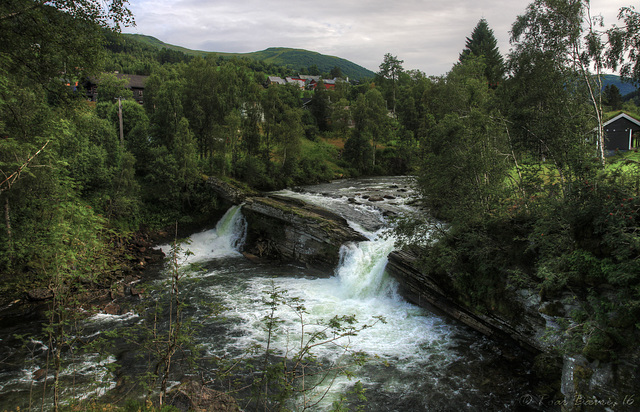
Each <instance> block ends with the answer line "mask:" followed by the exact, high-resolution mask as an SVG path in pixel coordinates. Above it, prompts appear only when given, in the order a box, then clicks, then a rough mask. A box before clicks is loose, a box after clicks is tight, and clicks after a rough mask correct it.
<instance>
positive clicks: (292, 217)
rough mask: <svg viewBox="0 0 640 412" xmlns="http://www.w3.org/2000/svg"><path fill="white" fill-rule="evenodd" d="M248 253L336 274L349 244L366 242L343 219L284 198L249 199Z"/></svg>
mask: <svg viewBox="0 0 640 412" xmlns="http://www.w3.org/2000/svg"><path fill="white" fill-rule="evenodd" d="M242 213H243V215H244V217H245V219H246V220H247V240H246V243H245V251H247V252H249V253H251V254H253V255H256V256H259V257H261V258H270V259H280V260H289V261H297V262H301V263H305V264H307V265H309V266H310V267H313V268H316V269H320V270H325V269H326V270H329V271H332V270H333V269H334V268H335V267H336V266H337V264H338V261H339V259H340V247H341V246H342V245H343V244H344V243H346V242H353V241H362V240H365V238H364V236H362V235H361V234H359V233H358V232H356V231H355V230H353V229H351V228H350V227H349V225H348V223H347V221H346V220H345V219H344V218H342V217H341V216H339V215H337V214H335V213H333V212H331V211H329V210H326V209H324V208H321V207H317V206H313V205H310V204H307V203H305V202H302V201H300V200H295V199H288V198H285V197H281V196H271V197H256V198H251V199H247V201H246V202H245V204H244V206H243V208H242Z"/></svg>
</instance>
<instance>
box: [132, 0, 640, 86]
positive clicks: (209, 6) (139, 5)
mask: <svg viewBox="0 0 640 412" xmlns="http://www.w3.org/2000/svg"><path fill="white" fill-rule="evenodd" d="M529 3H530V1H529V0H394V1H390V0H384V1H383V0H357V1H356V0H323V1H318V2H306V1H305V2H302V1H292V0H287V1H285V0H129V4H130V7H131V10H132V11H133V13H134V15H135V19H136V27H132V28H127V29H125V30H124V31H125V32H128V33H139V34H146V35H150V36H153V37H156V38H158V39H160V40H162V41H164V42H165V43H169V44H174V45H177V46H183V47H187V48H189V49H194V50H204V51H217V52H235V53H246V52H252V51H259V50H264V49H266V48H269V47H293V48H300V49H306V50H312V51H317V52H319V53H322V54H328V55H332V56H338V57H342V58H345V59H347V60H351V61H352V62H354V63H356V64H359V65H361V66H364V67H366V68H367V69H370V70H372V71H374V72H375V71H377V70H378V66H379V65H380V63H381V62H382V59H383V57H384V55H385V53H391V54H393V55H394V56H397V57H398V58H399V59H401V60H404V65H403V66H404V68H405V69H407V70H408V69H419V70H421V71H423V72H425V73H426V74H427V75H441V74H445V73H446V72H448V71H449V70H450V69H451V67H452V65H453V64H454V63H455V62H456V61H457V59H458V55H459V53H460V52H461V51H462V49H463V48H464V46H465V41H466V38H467V37H469V36H470V35H471V31H472V30H473V28H474V27H475V26H476V24H477V23H478V20H480V19H481V18H483V17H484V18H485V19H486V20H487V22H488V23H489V27H490V28H491V29H493V32H494V34H495V36H496V38H497V39H498V47H499V48H500V51H501V52H502V54H503V55H504V54H506V53H508V51H509V30H510V29H511V25H512V24H513V22H514V21H515V19H516V16H518V15H519V14H523V13H524V11H525V9H526V7H527V5H528V4H529ZM634 3H635V1H634V0H592V1H591V10H592V14H602V16H603V17H604V19H605V24H606V26H607V27H608V26H609V25H611V24H613V23H616V16H617V12H618V9H619V8H620V7H624V6H630V5H634Z"/></svg>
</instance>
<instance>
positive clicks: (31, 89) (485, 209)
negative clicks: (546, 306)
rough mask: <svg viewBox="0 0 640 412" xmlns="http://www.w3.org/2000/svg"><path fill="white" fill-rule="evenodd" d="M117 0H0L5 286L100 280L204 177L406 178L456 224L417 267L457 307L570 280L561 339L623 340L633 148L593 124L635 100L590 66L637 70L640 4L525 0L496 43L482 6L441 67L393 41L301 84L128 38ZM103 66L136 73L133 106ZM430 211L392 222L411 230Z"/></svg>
mask: <svg viewBox="0 0 640 412" xmlns="http://www.w3.org/2000/svg"><path fill="white" fill-rule="evenodd" d="M108 3H109V7H108V8H107V9H104V8H102V7H101V5H102V3H101V2H98V1H93V0H89V1H83V2H80V1H77V2H76V1H53V2H46V3H43V2H33V1H29V0H12V1H8V2H3V3H2V5H0V172H1V173H0V204H1V206H2V210H3V213H2V215H3V219H2V222H3V224H2V225H1V226H0V274H1V276H2V280H3V283H2V290H3V295H4V296H5V297H6V298H7V299H13V298H16V297H19V296H21V295H22V294H23V292H24V291H25V290H27V289H30V288H33V287H35V286H38V285H40V286H44V287H47V288H49V289H51V290H53V291H54V294H55V296H60V299H61V300H60V304H63V303H65V302H66V303H68V302H69V298H68V296H67V297H65V293H64V290H66V289H65V285H69V284H70V283H71V282H76V283H77V284H83V285H84V284H88V283H91V282H94V283H100V282H105V280H104V279H106V276H107V274H110V273H113V272H114V268H115V266H117V265H120V264H121V262H120V260H119V259H120V257H119V256H118V251H119V250H121V248H122V246H121V245H122V244H123V242H126V241H127V240H129V239H132V238H134V237H135V234H136V233H138V232H139V231H142V230H157V229H162V228H165V227H167V226H168V225H172V224H175V223H176V222H177V223H178V224H193V223H195V224H197V223H198V222H201V221H203V220H204V219H207V218H208V217H210V216H211V215H212V214H215V213H217V212H216V208H217V199H216V196H215V195H214V194H213V193H212V192H211V191H210V190H208V189H207V186H206V184H205V183H206V180H207V178H208V177H209V176H218V177H221V178H223V179H231V180H234V181H236V182H241V184H245V185H247V186H250V187H252V188H254V189H257V190H274V189H279V188H284V187H291V186H295V185H302V184H308V183H313V182H320V181H327V180H331V179H335V178H341V177H355V176H361V175H390V174H391V175H392V174H397V175H405V174H414V175H416V176H417V186H418V188H419V191H420V193H421V196H422V197H421V200H420V201H421V202H423V203H424V204H425V205H426V206H427V207H428V208H429V210H430V213H431V215H432V216H434V217H437V218H438V219H440V220H441V221H443V222H446V223H447V230H443V231H436V232H435V235H432V236H431V238H430V239H431V240H430V241H429V242H427V244H426V246H425V248H426V249H425V250H426V253H425V254H424V256H423V259H422V260H423V261H422V266H423V269H424V270H425V271H428V272H430V273H436V274H437V273H442V274H450V273H453V274H454V278H455V282H453V283H452V284H451V285H450V287H451V290H452V291H455V293H456V296H457V299H458V301H459V302H460V303H462V304H464V305H468V306H470V307H474V308H476V310H477V311H479V312H483V313H485V312H489V311H499V312H503V313H505V314H507V315H511V316H515V314H512V313H511V314H510V313H509V311H510V308H509V307H508V306H505V305H504V302H503V301H502V300H501V298H502V297H503V296H504V295H505V294H508V293H510V291H513V290H516V289H517V288H519V287H523V286H526V287H532V288H535V289H536V290H538V291H539V293H540V294H541V295H563V294H568V295H569V296H571V297H573V298H575V299H579V300H580V302H582V304H581V306H580V307H579V308H578V309H576V311H575V312H574V313H572V314H571V318H572V319H573V322H572V323H571V324H569V325H565V329H564V330H563V331H562V332H561V333H562V335H563V336H564V337H565V338H566V339H564V344H563V345H562V346H561V347H559V348H558V351H559V353H563V351H565V352H571V353H583V354H584V355H585V356H586V357H587V358H589V359H599V360H602V361H610V360H615V359H619V358H621V357H624V356H626V354H627V353H628V352H630V351H632V350H633V349H634V345H635V343H636V342H637V339H638V333H639V330H638V328H640V324H638V323H637V319H638V318H639V317H640V260H639V259H640V234H639V232H638V224H639V223H640V216H638V213H639V212H640V178H639V176H640V158H639V157H638V156H637V154H636V153H633V152H632V153H616V154H610V153H606V152H605V149H604V135H603V129H602V125H603V123H604V121H605V119H606V118H607V116H608V115H607V112H610V111H612V110H613V109H616V110H620V109H624V110H625V111H626V112H627V113H631V114H637V113H638V109H637V108H636V106H635V104H634V103H633V101H628V102H621V101H619V98H618V97H617V96H618V95H616V93H615V91H613V90H612V89H611V88H609V89H606V92H605V89H603V87H602V78H601V77H600V74H601V73H602V72H603V71H604V70H605V69H613V70H620V72H621V74H622V75H624V76H626V77H628V78H630V79H632V80H634V81H637V80H640V66H638V65H637V64H636V63H637V59H636V56H637V55H636V53H637V45H638V38H639V36H640V33H638V32H637V30H638V29H637V28H638V27H640V26H638V24H637V22H638V20H639V19H640V15H639V14H638V13H637V12H636V11H635V10H634V9H632V8H624V9H622V10H621V18H622V20H623V23H624V24H623V25H621V26H620V27H618V28H613V29H610V30H608V31H604V32H603V31H599V28H597V21H595V20H591V19H590V18H589V16H590V14H589V11H590V10H589V3H588V2H584V1H582V2H576V1H570V0H562V1H553V2H551V1H548V0H534V1H533V2H532V3H531V4H530V5H529V6H528V7H527V9H526V10H524V12H523V14H522V15H521V16H519V17H518V19H517V20H516V22H514V24H513V27H512V32H511V34H512V39H511V45H512V51H511V52H510V54H508V55H506V56H504V57H503V56H502V55H501V54H500V52H499V50H498V49H497V46H496V40H495V38H494V35H493V32H492V31H491V29H490V28H489V26H488V23H487V22H486V21H485V20H484V19H482V20H480V21H479V23H478V25H477V26H476V27H475V28H470V29H473V30H470V32H471V35H470V37H469V38H467V43H466V47H465V49H464V50H462V51H461V53H460V58H459V61H458V62H456V63H455V64H454V65H453V67H452V68H451V70H450V71H449V72H448V73H447V74H446V75H444V76H428V75H427V74H425V73H422V72H420V71H418V70H407V69H405V68H404V67H403V61H402V60H400V59H399V58H398V57H397V56H393V55H391V54H387V55H385V56H383V57H382V62H381V64H380V67H379V71H378V72H377V73H376V75H375V76H374V77H373V78H370V79H365V80H362V81H360V82H357V83H349V82H347V81H344V82H342V83H338V84H337V87H336V88H335V89H334V90H328V89H325V88H324V85H323V84H322V83H320V84H319V85H318V87H316V88H315V90H300V89H299V88H297V87H294V86H291V85H275V86H269V87H267V85H266V80H267V76H273V75H280V76H286V75H290V74H293V73H294V71H293V69H291V68H290V67H289V68H288V67H281V66H276V65H274V64H268V63H264V62H261V61H257V60H253V59H248V58H231V59H227V58H222V57H219V56H218V57H216V56H206V57H201V56H190V55H187V54H185V53H182V52H180V51H176V50H171V49H166V48H164V49H158V48H157V47H152V46H150V45H148V44H145V43H144V42H140V41H137V40H136V39H135V38H132V37H123V36H121V35H120V34H119V33H118V30H117V29H118V28H119V27H121V26H123V25H128V24H130V23H131V22H132V19H133V16H132V15H131V13H130V12H129V10H128V8H127V4H126V1H123V0H112V1H109V2H108ZM596 12H597V11H596ZM629 57H631V59H629ZM302 69H305V70H306V71H307V72H309V73H315V72H316V71H317V70H318V68H317V67H306V68H302ZM336 69H339V68H336ZM114 71H119V72H121V73H131V74H143V75H148V76H149V77H148V79H147V81H146V85H145V90H144V105H140V104H138V103H137V102H135V101H134V100H133V99H131V96H132V95H131V91H130V90H128V89H127V88H126V81H122V80H119V79H118V78H117V77H116V76H115V75H114V74H113V72H114ZM296 72H297V71H296ZM339 72H340V70H336V71H335V72H333V73H325V77H327V78H329V77H331V78H333V77H334V76H333V75H335V74H340V73H339ZM318 74H322V73H318ZM88 78H96V79H99V94H98V101H97V103H95V102H87V101H86V97H85V93H84V92H85V91H84V90H82V88H81V87H80V88H77V89H76V88H73V87H70V85H73V84H76V82H78V84H82V82H83V81H84V80H86V79H88ZM117 98H123V99H124V100H123V101H122V105H121V111H122V119H123V130H122V138H121V137H120V126H119V110H120V109H119V106H118V101H117ZM303 102H305V103H306V104H304V105H303ZM609 116H610V114H609ZM427 221H428V219H426V217H425V219H424V220H417V221H407V222H399V231H401V232H402V234H403V235H404V238H405V239H406V241H407V242H408V243H411V242H416V240H415V239H422V238H423V237H424V234H425V233H426V231H427V230H431V229H432V228H431V225H430V224H427V223H425V222H427ZM59 322H63V321H62V320H59ZM54 323H55V322H54Z"/></svg>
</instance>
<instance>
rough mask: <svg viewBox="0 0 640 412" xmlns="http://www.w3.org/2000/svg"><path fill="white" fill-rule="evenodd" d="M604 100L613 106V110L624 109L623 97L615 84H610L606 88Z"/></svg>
mask: <svg viewBox="0 0 640 412" xmlns="http://www.w3.org/2000/svg"><path fill="white" fill-rule="evenodd" d="M604 99H605V103H606V104H607V105H609V106H611V110H620V109H622V95H621V94H620V89H618V87H617V86H616V85H615V84H608V85H606V86H605V87H604Z"/></svg>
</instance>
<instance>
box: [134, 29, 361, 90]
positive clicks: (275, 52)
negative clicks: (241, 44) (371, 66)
mask: <svg viewBox="0 0 640 412" xmlns="http://www.w3.org/2000/svg"><path fill="white" fill-rule="evenodd" d="M125 36H127V37H130V38H133V39H136V40H138V41H140V42H143V43H145V44H148V45H150V46H153V47H157V48H159V49H161V48H163V47H166V48H167V49H171V50H177V51H181V52H183V53H185V54H188V55H191V56H207V55H215V56H222V57H227V58H233V57H248V58H251V59H255V60H260V61H264V62H265V63H272V64H276V65H279V66H285V67H289V68H291V69H294V70H297V69H300V68H307V67H310V66H313V65H316V66H317V67H318V69H320V71H321V72H329V71H331V69H333V68H334V67H336V66H337V67H340V70H342V73H343V74H344V75H345V76H349V77H350V78H352V79H356V80H360V79H364V78H372V77H373V76H374V73H373V72H372V71H371V70H368V69H365V68H364V67H362V66H359V65H357V64H355V63H353V62H351V61H349V60H345V59H342V58H340V57H335V56H328V55H325V54H320V53H317V52H313V51H308V50H303V49H291V48H285V47H271V48H268V49H266V50H262V51H257V52H251V53H220V52H205V51H199V50H191V49H187V48H184V47H180V46H174V45H172V44H168V43H164V42H163V41H161V40H158V39H156V38H155V37H151V36H145V35H141V34H125Z"/></svg>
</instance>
